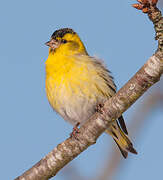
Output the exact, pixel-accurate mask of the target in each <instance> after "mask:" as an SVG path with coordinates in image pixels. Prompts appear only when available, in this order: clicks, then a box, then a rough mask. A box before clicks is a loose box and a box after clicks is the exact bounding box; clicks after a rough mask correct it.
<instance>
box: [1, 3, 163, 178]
mask: <svg viewBox="0 0 163 180" xmlns="http://www.w3.org/2000/svg"><path fill="white" fill-rule="evenodd" d="M134 2H135V1H131V0H130V1H129V0H126V1H108V0H103V1H97V0H94V1H92V0H90V1H88V0H82V1H76V0H69V1H64V0H63V1H56V0H48V1H32V0H28V1H21V0H15V1H9V0H6V1H1V6H0V24H1V26H0V27H1V28H0V49H1V51H0V61H1V66H0V83H1V85H0V91H1V93H0V109H1V113H0V119H1V120H0V123H1V125H0V139H1V148H0V154H1V158H0V159H1V163H0V166H1V167H0V169H1V174H0V179H6V180H9V179H14V178H15V177H17V176H18V175H20V174H22V173H23V172H24V171H25V170H27V169H28V168H30V167H31V166H32V165H34V164H35V163H36V162H37V161H39V160H40V159H41V158H42V157H43V156H45V155H46V154H47V153H48V152H49V151H51V150H52V149H53V148H54V147H55V146H56V145H57V144H58V143H60V142H62V141H63V140H65V139H66V138H67V137H68V136H69V133H70V132H71V131H72V127H71V125H70V124H68V123H66V122H65V121H64V120H63V119H62V118H61V117H59V116H58V115H56V113H55V112H53V110H52V109H51V107H50V105H49V103H48V101H47V99H46V94H45V82H44V81H45V71H44V62H45V60H46V58H47V56H48V48H47V47H46V46H45V45H44V43H45V42H46V41H48V40H49V38H50V36H51V34H52V33H53V32H54V31H55V30H56V29H58V28H63V27H71V28H73V29H74V30H75V31H76V32H78V34H79V35H80V37H81V39H82V40H83V42H84V44H85V45H86V48H87V50H88V52H89V54H90V55H96V56H98V57H100V58H101V59H104V60H105V63H106V65H107V67H109V69H110V70H111V71H112V73H113V76H114V77H115V82H116V84H117V87H118V89H119V88H120V87H122V86H123V85H124V83H126V82H127V80H129V78H131V77H132V75H134V74H135V72H136V71H137V70H138V69H139V68H140V67H141V66H142V65H143V64H144V62H145V61H146V60H147V59H148V58H149V57H150V56H151V55H152V54H153V53H154V51H155V50H156V45H157V44H156V42H155V41H154V30H153V25H152V23H151V22H150V21H149V19H148V18H147V16H146V15H144V14H142V13H141V12H138V11H136V10H135V9H134V8H132V7H131V4H132V3H134ZM160 84H161V83H160ZM156 86H159V84H157V85H156ZM153 88H154V87H152V89H153ZM146 94H147V93H146ZM142 102H143V97H142V98H140V100H138V101H137V102H136V103H135V104H134V105H133V106H132V107H131V108H130V109H129V110H128V111H127V112H125V114H124V116H125V119H126V122H127V124H128V122H129V121H128V120H129V119H130V118H131V117H132V114H133V112H134V111H135V110H136V107H137V106H139V104H140V103H142ZM138 113H139V112H138ZM148 118H149V119H150V121H148V122H150V123H148V124H146V125H145V126H143V128H142V131H141V133H140V134H139V135H138V137H133V138H132V141H133V143H134V146H135V148H136V149H137V151H138V153H139V154H138V155H137V156H134V155H129V158H128V159H127V160H125V162H124V163H123V167H122V166H121V167H119V173H118V174H117V175H116V176H115V179H116V180H119V179H121V180H130V179H131V178H132V180H136V179H160V178H161V177H162V161H163V155H162V152H163V142H162V126H163V121H162V120H163V110H162V109H161V108H157V109H156V110H155V111H154V113H151V114H150V116H149V117H148ZM129 133H131V132H130V129H129ZM111 143H112V139H111V138H110V137H108V136H107V135H105V134H104V135H102V136H101V137H100V138H99V139H98V141H97V144H95V145H94V146H92V147H90V148H89V149H88V150H86V151H85V152H83V153H82V154H81V155H80V156H79V157H77V158H76V159H75V160H74V161H73V162H72V164H73V165H74V166H75V167H76V168H78V171H79V172H80V174H81V175H84V176H86V177H87V176H88V177H93V175H94V174H95V172H97V169H100V167H101V166H102V162H103V161H104V160H105V157H106V155H105V154H106V153H107V152H108V149H109V148H110V149H111V148H112V144H111ZM110 151H111V150H110ZM62 173H63V171H60V172H59V173H58V175H57V176H56V177H55V178H52V179H56V180H64V179H65V178H64V177H63V175H62Z"/></svg>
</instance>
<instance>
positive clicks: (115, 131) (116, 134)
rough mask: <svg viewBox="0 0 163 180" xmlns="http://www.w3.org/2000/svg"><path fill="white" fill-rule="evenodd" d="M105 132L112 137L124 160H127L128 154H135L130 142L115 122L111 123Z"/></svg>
mask: <svg viewBox="0 0 163 180" xmlns="http://www.w3.org/2000/svg"><path fill="white" fill-rule="evenodd" d="M106 132H107V133H108V134H110V135H111V136H112V137H113V139H114V141H115V142H116V144H117V145H118V147H119V149H120V151H121V153H122V155H123V157H124V158H127V156H128V152H131V153H134V154H137V152H136V150H135V149H134V147H133V144H132V142H131V141H130V140H129V138H128V137H127V135H125V133H124V132H123V131H122V130H121V128H120V126H119V124H118V122H117V121H115V123H113V124H112V125H111V126H110V127H109V128H108V129H107V130H106Z"/></svg>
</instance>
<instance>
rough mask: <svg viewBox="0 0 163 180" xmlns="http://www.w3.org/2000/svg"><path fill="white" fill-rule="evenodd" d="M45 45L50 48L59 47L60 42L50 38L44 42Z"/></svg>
mask: <svg viewBox="0 0 163 180" xmlns="http://www.w3.org/2000/svg"><path fill="white" fill-rule="evenodd" d="M45 45H47V46H49V47H50V48H51V49H52V50H54V49H56V48H58V47H59V45H60V43H59V42H58V41H56V40H55V39H51V40H50V41H48V42H46V43H45Z"/></svg>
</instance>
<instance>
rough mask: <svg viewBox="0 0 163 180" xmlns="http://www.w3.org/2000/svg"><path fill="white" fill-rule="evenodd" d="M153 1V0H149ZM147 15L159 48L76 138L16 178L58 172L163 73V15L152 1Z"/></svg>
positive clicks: (42, 178)
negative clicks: (152, 25)
mask: <svg viewBox="0 0 163 180" xmlns="http://www.w3.org/2000/svg"><path fill="white" fill-rule="evenodd" d="M152 1H155V0H152ZM148 8H149V9H150V11H148V16H149V18H150V20H151V21H152V22H153V23H154V26H155V31H156V37H157V40H158V49H157V51H156V53H155V54H154V55H153V56H152V57H150V58H149V60H148V61H147V62H146V63H145V64H144V66H143V67H142V68H141V69H140V70H139V71H138V72H137V73H136V74H135V75H134V76H133V77H132V78H131V79H130V80H129V81H128V82H127V83H126V84H125V85H124V86H123V87H122V88H121V89H120V90H119V91H118V92H117V93H116V94H115V96H113V97H112V98H111V99H109V100H108V101H106V102H105V104H104V105H103V107H102V108H101V111H100V112H97V113H95V114H94V115H93V116H92V117H91V118H90V119H89V120H88V121H87V122H86V123H85V124H84V125H83V126H81V128H80V133H79V134H78V135H77V138H78V139H75V138H73V137H72V138H68V139H67V140H65V141H64V142H62V143H61V144H59V145H58V146H57V147H56V148H54V149H53V150H52V151H51V152H50V153H49V154H47V155H46V156H45V157H44V158H43V159H42V160H40V161H39V162H38V163H37V164H35V165H34V166H33V167H32V168H31V169H29V170H28V171H26V172H25V173H24V174H23V175H21V176H19V177H18V178H16V179H15V180H47V179H49V178H51V177H53V176H55V175H56V174H57V172H58V171H59V170H60V169H62V168H63V167H64V166H65V165H66V164H67V163H69V162H70V161H71V160H73V159H74V158H75V157H76V156H78V155H79V154H80V153H81V152H83V151H84V150H86V149H87V148H88V147H89V146H90V145H92V144H94V143H96V140H97V138H98V137H99V136H100V135H101V134H102V133H103V132H104V131H105V130H106V129H107V128H108V126H109V125H110V123H112V121H114V120H116V119H117V118H118V117H120V116H121V114H122V113H123V112H124V111H126V110H127V109H128V108H129V107H130V106H131V105H132V104H133V103H134V102H135V101H136V100H137V99H138V98H139V97H140V96H141V95H142V94H143V93H144V92H145V91H147V89H148V88H149V87H151V86H152V85H153V84H154V83H156V82H157V81H159V79H160V77H161V75H162V73H163V17H162V16H161V12H160V11H159V10H158V9H157V8H156V6H154V5H150V7H148Z"/></svg>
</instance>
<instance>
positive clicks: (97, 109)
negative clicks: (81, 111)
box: [95, 104, 103, 114]
mask: <svg viewBox="0 0 163 180" xmlns="http://www.w3.org/2000/svg"><path fill="white" fill-rule="evenodd" d="M102 107H103V104H97V106H96V109H95V110H96V112H99V113H100V114H102V113H103V111H102Z"/></svg>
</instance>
